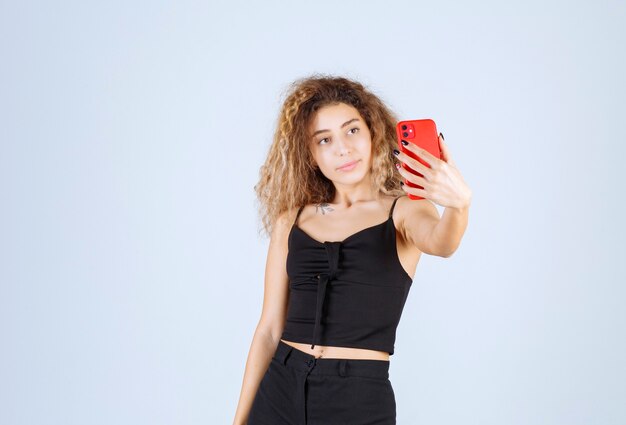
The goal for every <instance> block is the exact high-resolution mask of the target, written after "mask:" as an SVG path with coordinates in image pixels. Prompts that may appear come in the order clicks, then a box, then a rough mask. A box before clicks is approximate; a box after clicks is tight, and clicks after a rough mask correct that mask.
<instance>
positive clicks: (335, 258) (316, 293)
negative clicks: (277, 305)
mask: <svg viewBox="0 0 626 425" xmlns="http://www.w3.org/2000/svg"><path fill="white" fill-rule="evenodd" d="M397 200H398V198H396V199H394V200H393V204H392V205H391V208H390V211H389V218H388V219H387V220H386V221H384V222H382V223H380V224H376V225H374V226H370V227H367V228H365V229H363V230H360V231H358V232H356V233H353V234H352V235H350V236H348V237H347V238H345V239H344V240H343V241H333V242H330V241H325V242H320V241H317V240H315V239H313V238H312V237H311V236H309V235H308V234H307V233H305V232H304V231H303V230H302V229H300V228H299V227H298V225H297V222H298V217H299V216H300V213H301V212H302V209H303V208H304V207H300V209H299V210H298V214H297V215H296V219H295V220H294V223H293V225H292V226H291V231H290V232H289V238H288V248H289V252H288V254H287V275H288V276H289V304H288V308H287V319H286V323H285V328H284V330H283V333H282V336H281V338H282V339H285V340H288V341H294V342H301V343H311V348H313V347H314V346H315V345H316V344H318V345H329V346H338V347H351V348H366V349H370V350H378V351H386V352H388V353H389V355H393V351H394V343H395V339H396V328H397V326H398V323H399V322H400V316H401V315H402V310H403V308H404V304H405V301H406V299H407V296H408V294H409V289H410V288H411V283H412V282H413V279H412V278H411V276H409V275H408V273H407V272H406V271H405V270H404V268H403V267H402V265H401V263H400V260H399V258H398V252H397V249H396V227H395V225H394V222H393V217H392V214H393V209H394V207H395V205H396V201H397Z"/></svg>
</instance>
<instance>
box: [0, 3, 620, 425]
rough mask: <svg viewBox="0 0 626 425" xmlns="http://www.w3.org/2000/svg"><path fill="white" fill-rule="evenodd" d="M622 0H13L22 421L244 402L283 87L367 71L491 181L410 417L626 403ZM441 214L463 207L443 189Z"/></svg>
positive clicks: (6, 37)
mask: <svg viewBox="0 0 626 425" xmlns="http://www.w3.org/2000/svg"><path fill="white" fill-rule="evenodd" d="M625 21H626V8H625V6H624V3H623V2H617V1H600V2H593V3H592V2H591V1H587V2H566V1H560V2H554V1H553V2H547V3H546V2H543V1H542V2H539V1H531V2H516V3H508V4H503V3H501V2H495V1H494V2H481V3H473V4H467V3H463V2H458V3H453V2H446V1H437V2H421V3H418V2H397V1H386V2H383V3H380V2H376V3H373V2H372V3H363V2H356V1H352V2H337V1H333V2H326V1H317V2H313V3H310V2H307V3H304V2H302V3H296V2H267V1H266V2H249V3H243V2H228V3H226V2H187V1H176V2H169V3H168V2H160V1H150V2H149V1H143V2H133V3H130V4H129V3H128V2H119V1H118V2H115V1H114V2H100V3H98V4H96V3H93V4H88V3H86V2H79V1H75V2H68V1H65V2H42V1H39V2H28V1H25V2H11V3H9V2H3V3H2V4H1V5H0V53H1V57H2V67H0V108H1V109H0V113H1V114H0V120H1V125H0V140H1V142H2V146H1V148H2V149H1V152H0V196H1V198H0V199H1V202H2V208H1V210H0V214H1V224H0V226H1V227H0V250H1V251H0V280H1V286H0V338H1V339H0V344H1V346H0V423H2V424H64V425H65V424H229V423H231V421H232V418H233V415H234V412H235V407H236V403H237V400H238V396H239V391H240V388H241V380H242V377H243V370H244V364H245V360H246V356H247V354H248V349H249V344H250V342H251V338H252V335H253V332H254V329H255V327H256V324H257V320H258V318H259V315H260V312H261V303H262V296H263V274H264V266H265V256H266V252H267V246H268V240H267V239H266V238H263V237H261V236H260V235H259V234H258V233H257V230H258V228H259V226H260V222H259V219H258V217H257V216H256V210H255V207H256V202H255V196H254V193H253V189H252V187H253V185H254V184H255V183H256V181H257V178H258V170H259V167H260V166H261V164H262V162H263V160H264V157H265V155H266V153H267V149H268V147H269V144H270V141H271V137H272V133H273V129H274V127H273V126H274V125H275V121H276V116H277V114H278V109H279V106H280V103H281V100H282V99H281V94H282V93H283V92H284V90H285V89H286V87H287V85H288V83H289V82H291V81H292V80H294V79H295V78H299V77H303V76H306V75H309V74H311V73H313V72H321V73H331V74H338V75H345V76H348V77H351V78H356V79H358V80H360V81H362V82H363V83H365V84H366V85H367V86H368V87H369V88H370V89H371V90H372V91H374V92H375V93H376V94H378V95H379V96H380V97H381V98H382V99H383V100H384V101H385V102H386V103H387V104H388V105H389V106H390V107H391V108H392V109H393V110H394V111H396V112H397V113H398V114H399V116H400V117H401V118H402V119H412V118H425V117H429V118H433V119H434V120H435V121H436V122H437V125H438V129H439V130H440V131H442V132H443V133H444V136H445V138H446V141H447V142H448V145H449V147H450V150H451V153H452V156H453V158H454V159H455V160H456V162H457V164H458V166H459V168H460V170H461V172H462V174H463V176H464V177H465V179H466V181H467V182H468V184H469V185H470V187H471V188H472V190H473V193H474V198H473V205H472V208H471V210H470V224H469V227H468V229H467V232H466V234H465V237H464V239H463V242H462V245H461V247H460V249H459V250H458V251H457V252H456V253H455V254H454V255H453V256H452V257H450V258H447V259H444V258H439V257H431V256H426V255H425V256H423V257H422V259H421V262H420V264H419V266H418V269H417V272H416V274H415V280H414V283H413V286H412V289H411V293H410V295H409V299H408V301H407V304H406V307H405V311H404V315H403V318H402V321H401V323H400V326H399V328H398V335H397V343H396V354H394V356H392V358H391V370H390V374H391V381H392V384H393V386H394V391H395V394H396V400H397V406H398V423H399V424H460V423H463V424H494V425H496V424H497V425H500V424H509V425H513V424H525V425H526V424H567V425H575V424H623V423H626V407H625V403H624V400H626V366H625V363H624V358H626V341H625V330H626V329H625V328H626V315H625V313H624V308H623V306H622V305H623V304H624V301H625V295H626V291H625V290H624V286H623V283H624V282H625V281H626V279H625V270H624V263H625V261H624V253H625V251H624V247H623V241H624V238H625V236H626V235H625V233H626V232H625V228H624V225H623V221H622V216H623V214H624V209H623V206H624V204H623V203H622V200H621V199H620V198H622V197H623V195H624V189H623V181H624V177H625V176H624V171H623V158H624V154H625V149H624V147H623V144H624V142H625V140H626V138H625V137H624V136H625V133H626V132H625V130H624V126H623V123H624V115H625V114H624V113H625V112H626V108H625V106H624V99H625V95H626V90H625V89H626V87H625V83H624V75H625V73H626V66H625V59H624V44H625V41H626V37H625V35H626V34H625V32H624V29H623V23H624V22H625ZM439 211H440V212H443V208H441V207H439Z"/></svg>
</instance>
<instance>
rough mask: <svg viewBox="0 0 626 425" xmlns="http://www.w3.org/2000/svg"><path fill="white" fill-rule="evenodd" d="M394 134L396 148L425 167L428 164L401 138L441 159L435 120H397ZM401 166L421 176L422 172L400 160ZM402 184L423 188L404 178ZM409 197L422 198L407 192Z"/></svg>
mask: <svg viewBox="0 0 626 425" xmlns="http://www.w3.org/2000/svg"><path fill="white" fill-rule="evenodd" d="M396 136H397V138H398V149H399V150H400V151H401V152H404V153H405V154H407V155H408V156H410V157H411V158H414V159H416V160H417V161H419V162H420V163H421V164H424V165H425V166H426V167H428V168H430V165H429V164H428V163H427V162H426V161H424V160H422V159H421V158H420V157H418V156H417V155H416V154H415V153H413V152H412V151H410V150H408V149H407V148H406V147H405V146H404V145H403V144H402V143H401V140H406V141H407V142H409V143H413V144H415V145H417V146H419V147H420V148H422V149H425V150H427V151H428V152H430V153H431V154H433V155H434V156H435V157H437V158H439V159H441V149H440V148H439V134H438V132H437V125H436V124H435V121H433V120H431V119H428V118H427V119H421V120H406V121H399V122H398V124H396ZM402 167H403V168H404V169H406V170H408V171H409V172H410V173H413V174H415V175H417V176H420V177H423V175H422V174H420V173H419V172H417V171H416V170H414V169H413V168H411V167H409V166H408V165H407V164H405V163H404V162H402ZM404 184H405V185H407V186H408V187H415V188H418V189H423V187H422V186H419V185H417V184H415V183H413V182H410V181H408V180H407V179H404ZM408 196H409V199H413V200H419V199H424V198H423V197H421V196H417V195H413V194H411V193H408Z"/></svg>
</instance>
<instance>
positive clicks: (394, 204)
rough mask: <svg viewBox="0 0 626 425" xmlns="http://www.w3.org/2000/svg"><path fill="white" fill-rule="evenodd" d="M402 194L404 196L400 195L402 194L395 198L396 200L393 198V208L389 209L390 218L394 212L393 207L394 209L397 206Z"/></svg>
mask: <svg viewBox="0 0 626 425" xmlns="http://www.w3.org/2000/svg"><path fill="white" fill-rule="evenodd" d="M402 196H404V195H400V196H398V197H397V198H396V199H394V200H393V203H392V204H391V208H390V209H389V218H391V215H392V214H393V209H394V208H395V206H396V201H397V200H398V199H399V198H401V197H402Z"/></svg>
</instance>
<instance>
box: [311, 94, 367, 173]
mask: <svg viewBox="0 0 626 425" xmlns="http://www.w3.org/2000/svg"><path fill="white" fill-rule="evenodd" d="M309 134H311V137H310V140H309V146H310V149H311V153H312V155H313V159H314V161H315V163H316V164H317V165H318V166H319V168H320V170H321V171H322V173H323V174H324V175H325V176H326V177H327V178H328V179H329V180H331V181H333V182H336V183H343V184H352V183H357V182H359V181H361V180H363V178H364V177H366V176H367V175H368V173H369V172H370V169H371V157H372V139H371V135H370V132H369V129H368V128H367V124H366V123H365V121H364V120H363V118H362V117H361V115H360V114H359V112H358V111H357V110H356V108H354V107H353V106H350V105H347V104H345V103H339V104H335V105H327V106H324V107H322V108H320V109H319V110H318V111H317V113H316V114H315V116H314V118H313V120H312V121H311V125H310V129H309ZM353 163H354V164H353ZM346 164H349V166H348V167H344V168H340V167H342V166H344V165H346ZM350 164H352V165H350Z"/></svg>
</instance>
